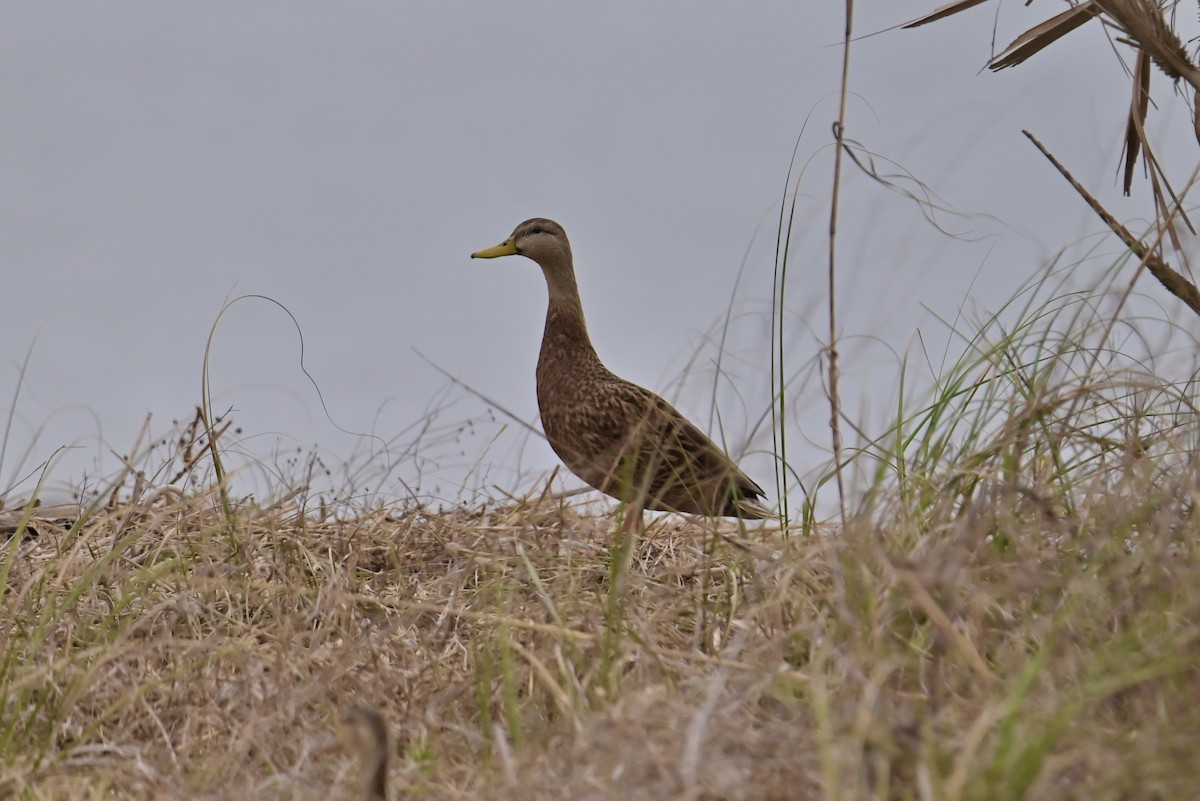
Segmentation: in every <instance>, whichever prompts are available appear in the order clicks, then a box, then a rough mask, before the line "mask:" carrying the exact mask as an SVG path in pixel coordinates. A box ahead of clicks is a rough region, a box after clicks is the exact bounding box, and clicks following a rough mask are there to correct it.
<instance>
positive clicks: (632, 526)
mask: <svg viewBox="0 0 1200 801" xmlns="http://www.w3.org/2000/svg"><path fill="white" fill-rule="evenodd" d="M505 256H524V257H525V258H527V259H530V260H531V261H533V262H535V263H536V264H537V265H538V266H539V267H541V268H542V275H543V276H545V279H546V287H547V290H548V293H549V300H548V303H547V309H546V327H545V331H544V333H543V335H542V346H541V352H540V354H539V356H538V364H537V400H538V410H539V412H540V415H541V420H542V429H543V431H544V432H545V435H546V439H547V440H548V441H549V443H550V447H551V448H552V449H553V450H554V452H555V453H556V454H557V455H558V457H559V458H560V459H561V460H562V461H563V464H565V465H566V467H567V468H568V469H569V470H570V471H571V472H572V473H574V474H575V475H576V476H578V477H579V478H580V479H582V480H583V481H584V482H586V483H587V484H588V485H589V486H591V487H592V488H594V489H597V490H599V491H600V492H602V493H604V494H606V495H609V496H611V497H613V498H616V499H617V500H618V501H620V502H621V503H622V504H623V505H624V507H625V508H624V517H623V519H622V524H621V531H622V533H624V532H626V531H631V530H633V531H640V530H641V525H642V512H643V511H644V510H653V511H665V512H676V513H682V514H691V515H700V516H704V517H738V518H741V519H744V520H760V519H764V518H767V517H770V516H772V514H773V513H772V512H771V511H770V510H768V509H767V508H766V507H765V506H764V505H762V504H761V503H760V499H763V498H765V497H766V493H765V492H764V491H763V489H762V487H760V486H759V485H758V484H756V483H755V482H754V481H753V480H752V479H751V478H750V477H748V476H747V475H746V474H745V473H743V472H742V471H741V469H739V467H738V466H737V464H735V463H734V461H733V460H732V459H730V458H729V456H728V455H726V453H725V451H724V450H722V449H721V448H720V447H718V446H717V445H716V443H714V442H713V441H712V439H710V438H709V437H708V435H707V434H705V433H704V432H703V431H701V430H700V429H699V428H698V427H697V426H695V425H694V424H693V423H691V422H690V421H689V420H688V419H687V418H686V417H684V416H683V415H682V414H680V413H679V411H678V410H677V409H675V407H674V406H672V405H671V404H670V403H668V402H667V401H665V400H664V399H663V398H661V397H659V396H658V395H656V394H655V393H653V392H651V391H650V390H648V389H645V388H643V387H640V386H638V385H637V384H634V383H632V382H630V381H626V380H625V379H623V378H620V377H618V376H617V375H615V374H614V373H613V372H612V371H610V370H609V369H608V368H607V367H605V366H604V364H603V362H601V361H600V358H599V357H598V356H597V355H596V350H595V348H594V347H593V346H592V341H591V338H590V337H589V336H588V330H587V324H586V321H585V320H584V316H583V304H582V302H581V301H580V297H579V286H578V284H577V283H576V280H575V265H574V260H573V257H572V255H571V244H570V241H569V240H568V239H567V233H566V231H565V230H564V229H563V227H562V226H561V225H559V224H558V223H556V222H554V221H553V220H548V219H545V218H543V217H535V218H533V219H529V220H526V221H525V222H523V223H521V224H520V225H518V226H517V227H516V229H515V230H514V231H513V232H512V235H511V236H509V237H508V239H506V240H504V242H502V243H501V244H499V245H496V246H495V247H490V248H485V249H483V250H479V251H476V252H475V253H472V254H471V258H473V259H497V258H502V257H505Z"/></svg>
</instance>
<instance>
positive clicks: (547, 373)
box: [538, 266, 603, 395]
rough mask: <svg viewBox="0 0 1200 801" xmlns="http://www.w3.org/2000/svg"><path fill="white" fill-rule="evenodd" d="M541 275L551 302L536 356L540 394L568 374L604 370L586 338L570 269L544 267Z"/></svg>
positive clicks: (584, 324) (581, 309)
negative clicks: (587, 370)
mask: <svg viewBox="0 0 1200 801" xmlns="http://www.w3.org/2000/svg"><path fill="white" fill-rule="evenodd" d="M543 272H544V273H545V274H546V285H547V287H548V288H549V290H550V302H549V305H548V306H547V308H546V330H545V332H544V333H543V335H542V352H541V355H540V356H539V357H538V393H539V395H540V394H542V393H543V392H545V391H547V390H552V388H553V386H554V385H556V384H559V383H560V382H561V378H563V377H565V375H566V374H567V373H570V372H575V373H578V371H580V370H581V369H589V368H590V367H592V366H595V367H600V368H601V369H603V368H602V367H601V365H600V359H599V358H598V357H597V356H596V351H595V349H594V348H593V347H592V340H591V338H590V337H589V336H588V332H587V323H586V322H585V321H584V318H583V305H582V304H581V303H580V302H579V287H578V286H576V284H575V274H574V272H573V271H572V270H571V269H570V267H569V266H568V267H567V269H551V268H546V267H543ZM560 373H561V374H562V375H560Z"/></svg>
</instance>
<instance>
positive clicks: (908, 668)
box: [0, 295, 1200, 799]
mask: <svg viewBox="0 0 1200 801" xmlns="http://www.w3.org/2000/svg"><path fill="white" fill-rule="evenodd" d="M1094 300H1095V299H1094V298H1089V297H1082V296H1071V295H1062V296H1059V297H1058V298H1056V299H1055V300H1054V302H1053V303H1051V304H1046V305H1042V306H1036V305H1033V304H1030V305H1029V306H1027V307H1026V311H1025V312H1024V313H1023V314H1021V315H1019V316H1018V319H1017V320H1016V321H1015V323H1013V322H1012V321H1011V320H1010V325H1009V326H1007V327H1006V328H1005V329H1004V330H1006V331H1007V332H1008V333H1000V331H1001V328H1000V326H999V323H998V322H996V321H992V322H990V323H988V324H986V325H984V326H982V327H981V328H980V330H979V331H978V332H977V333H976V334H975V335H974V336H973V337H972V338H971V342H970V344H969V347H968V349H967V353H966V355H965V356H964V358H963V359H962V360H961V361H960V362H959V363H958V364H956V365H954V366H953V367H952V368H951V369H950V370H949V371H947V373H946V374H945V375H943V376H942V377H941V380H940V381H939V383H938V387H939V391H938V393H937V394H935V396H934V398H933V400H932V401H931V402H929V403H928V404H926V405H922V406H919V407H914V410H913V411H912V413H906V414H901V415H898V420H899V422H898V423H897V424H896V426H895V428H894V429H893V430H892V431H889V432H887V434H886V435H885V436H884V437H882V438H880V439H878V440H875V441H873V442H867V443H862V444H861V447H860V449H859V451H858V457H857V459H858V463H859V464H860V465H861V466H863V469H862V470H860V472H859V475H860V476H864V477H865V478H860V479H859V480H860V481H863V482H865V484H866V486H860V487H858V490H859V491H860V497H861V498H862V500H861V503H860V504H859V505H858V507H857V509H856V510H853V511H851V513H850V516H849V518H848V520H847V524H846V526H845V528H844V529H843V528H840V527H834V526H831V525H808V524H806V525H796V526H793V528H791V529H790V530H789V531H787V532H786V535H785V534H784V533H783V532H781V531H780V530H779V528H778V526H777V525H776V526H768V527H766V528H763V529H750V530H746V531H738V530H737V529H736V528H734V527H732V526H731V525H730V524H728V523H725V524H723V525H722V527H720V528H715V527H714V524H711V523H706V522H703V521H686V520H682V519H680V518H677V517H672V516H663V517H661V518H659V519H657V520H655V521H654V522H653V524H652V525H651V526H650V527H649V530H648V532H647V535H646V536H645V538H644V539H643V540H642V541H641V542H640V544H639V545H638V547H637V550H636V553H635V554H634V557H633V559H632V560H631V563H630V566H629V568H628V571H627V573H626V574H625V575H624V577H623V579H622V580H616V579H617V577H616V576H614V575H613V573H614V567H613V563H614V561H616V562H617V564H620V560H619V559H614V558H613V551H614V550H615V549H614V548H613V547H612V544H613V538H612V532H613V531H614V529H615V527H616V521H615V520H614V518H613V516H612V515H611V514H610V513H609V512H608V511H607V510H608V509H609V508H610V507H608V506H595V507H588V506H580V505H578V503H579V502H578V501H572V502H566V501H563V500H561V499H555V498H553V497H548V496H544V495H536V494H535V495H531V496H530V497H529V498H528V499H526V500H520V501H506V502H504V503H492V504H487V505H481V506H476V507H474V508H453V509H442V510H434V509H430V508H422V507H421V506H418V505H410V506H407V507H405V506H397V507H394V508H388V509H358V510H352V509H349V508H347V507H346V506H344V505H343V506H341V507H337V508H334V507H329V506H321V505H319V504H318V503H316V501H315V500H306V496H305V495H303V494H298V493H287V492H281V498H280V500H278V501H277V502H276V503H274V504H272V505H266V504H255V503H252V502H250V501H243V502H241V503H240V504H239V503H237V502H236V500H235V502H234V504H233V507H234V508H233V510H232V516H231V517H226V515H225V513H224V512H223V511H222V505H221V504H220V503H219V502H218V500H217V498H216V497H215V493H214V492H213V490H212V489H211V487H212V484H211V474H210V471H208V470H207V469H206V468H205V467H204V463H203V461H198V462H197V461H193V463H192V464H191V465H190V470H191V472H190V473H188V474H184V473H182V472H180V471H178V470H175V469H169V470H164V471H161V472H160V473H159V474H160V475H164V476H168V477H171V476H172V474H173V477H174V479H175V481H176V486H180V487H185V486H186V487H196V486H201V487H203V486H204V485H205V483H206V482H207V486H208V487H209V489H207V490H205V489H203V488H201V489H189V490H187V491H185V492H174V491H166V492H163V491H158V492H156V493H155V492H146V491H145V485H142V486H140V487H139V488H137V490H136V492H134V493H132V497H131V493H130V489H129V488H128V487H126V488H124V489H122V490H121V491H120V492H116V493H113V494H111V495H110V494H108V493H105V495H104V496H103V497H101V498H100V499H99V502H98V503H97V505H96V506H95V507H94V508H92V509H90V510H88V512H87V513H86V514H84V515H83V516H82V517H80V518H79V519H78V520H76V521H74V522H67V523H63V524H55V523H52V522H45V521H40V520H36V519H35V520H32V521H29V520H28V514H24V515H22V514H21V513H20V510H9V511H10V513H14V514H15V516H16V517H17V518H24V519H25V521H26V522H20V521H17V522H14V523H13V525H12V526H11V527H12V528H14V529H15V530H14V531H13V532H12V534H11V536H6V538H5V542H6V544H5V545H4V551H3V557H2V563H0V578H2V583H0V592H2V596H0V610H2V611H0V614H2V619H3V621H4V624H3V627H2V628H0V688H2V690H3V694H4V698H5V706H4V712H3V716H2V717H0V796H3V797H18V798H26V799H64V798H65V799H74V798H108V797H122V798H125V797H131V798H138V797H143V798H213V799H217V798H249V797H255V798H296V799H308V798H314V799H315V798H322V799H323V798H345V799H355V798H363V797H377V796H368V795H366V793H368V791H369V789H370V788H369V784H370V783H369V776H370V773H371V770H372V764H373V758H372V756H371V753H370V752H371V749H372V746H371V738H370V736H368V737H367V738H366V739H365V740H363V739H362V738H359V739H357V740H355V739H354V738H353V737H348V736H347V735H346V732H347V729H348V727H347V726H346V724H345V722H344V721H345V719H346V716H347V714H348V713H350V714H351V718H353V717H354V715H353V711H354V710H356V709H361V708H363V707H364V706H365V707H367V708H368V709H372V710H376V711H378V712H379V713H381V715H382V718H383V720H384V721H385V722H386V724H387V726H388V728H389V730H390V732H391V739H390V745H389V747H388V753H389V754H390V762H389V766H388V775H389V777H390V784H391V788H390V794H391V796H392V797H394V798H408V797H411V798H431V799H434V798H437V799H442V798H445V799H451V798H462V799H473V798H478V799H483V798H487V799H493V798H495V799H504V798H513V799H518V798H519V799H541V798H546V799H550V798H553V799H560V798H577V799H587V798H597V799H599V798H614V799H615V798H622V799H623V798H633V799H636V798H646V799H659V798H683V799H687V798H690V799H803V798H825V799H835V798H845V799H869V798H879V799H888V798H938V799H984V798H988V799H991V798H1013V799H1015V798H1035V799H1038V798H1045V799H1050V798H1053V799H1062V798H1078V799H1095V798H1163V799H1179V798H1190V797H1194V794H1195V792H1196V787H1197V786H1198V785H1197V781H1198V777H1200V770H1198V769H1197V767H1196V758H1195V745H1196V743H1197V742H1200V707H1197V705H1196V704H1195V699H1196V698H1200V555H1198V553H1197V548H1196V537H1195V530H1196V524H1195V507H1196V501H1197V499H1198V498H1200V479H1198V474H1197V470H1196V467H1197V464H1196V442H1197V435H1198V434H1200V428H1198V427H1197V425H1196V421H1195V416H1194V410H1193V406H1192V404H1191V402H1190V400H1189V398H1190V395H1189V392H1190V391H1191V387H1190V384H1184V385H1176V384H1171V383H1168V382H1165V381H1164V380H1162V379H1161V378H1156V377H1155V376H1154V375H1153V374H1152V373H1150V372H1148V371H1146V370H1145V369H1143V368H1141V367H1139V366H1138V364H1137V363H1136V362H1135V361H1132V360H1129V359H1124V358H1122V357H1120V356H1119V355H1118V351H1117V350H1116V349H1106V348H1105V347H1102V346H1101V345H1100V344H1099V343H1100V342H1104V341H1107V342H1111V341H1112V339H1113V338H1114V336H1116V335H1115V334H1114V332H1113V330H1112V328H1111V327H1110V326H1108V325H1105V324H1103V320H1101V319H1100V318H1099V317H1098V316H1096V314H1095V312H1094V309H1095V305H1094ZM1118 328H1120V327H1118ZM187 450H188V451H189V452H192V453H193V454H194V453H202V452H203V450H202V449H191V448H189V449H187ZM870 465H874V466H875V467H874V468H873V470H874V472H872V470H868V469H866V467H868V466H870ZM872 476H873V477H872ZM128 483H130V484H132V482H128ZM30 511H32V510H30ZM10 522H12V521H11V520H10ZM618 588H619V589H618ZM368 720H369V716H368ZM349 728H353V727H349ZM369 730H370V727H369V726H368V727H367V731H368V734H369ZM364 742H365V745H364V744H363V743H364ZM356 743H357V744H356Z"/></svg>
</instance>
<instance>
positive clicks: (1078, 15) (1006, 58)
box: [988, 0, 1100, 70]
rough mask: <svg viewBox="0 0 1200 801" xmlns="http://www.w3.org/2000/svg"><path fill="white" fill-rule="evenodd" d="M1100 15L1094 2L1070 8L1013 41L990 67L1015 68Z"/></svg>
mask: <svg viewBox="0 0 1200 801" xmlns="http://www.w3.org/2000/svg"><path fill="white" fill-rule="evenodd" d="M1099 15H1100V9H1099V8H1097V4H1096V3H1095V2H1093V0H1086V2H1083V3H1080V4H1079V5H1077V6H1074V7H1072V8H1068V9H1067V10H1066V11H1064V12H1063V13H1061V14H1058V15H1056V16H1053V17H1051V18H1050V19H1048V20H1046V21H1045V22H1043V23H1041V24H1039V25H1034V26H1033V27H1032V28H1030V29H1029V30H1027V31H1025V33H1023V34H1021V35H1020V36H1018V37H1017V38H1016V39H1013V41H1012V44H1010V45H1009V46H1008V47H1007V48H1005V50H1004V52H1003V53H1001V54H1000V55H998V56H996V57H995V58H994V59H992V63H991V64H989V65H988V67H990V68H991V69H993V70H1002V69H1004V68H1005V67H1015V66H1016V65H1017V64H1020V63H1021V62H1022V61H1024V60H1025V59H1027V58H1029V57H1030V56H1032V55H1033V54H1034V53H1037V52H1038V51H1039V50H1042V49H1043V48H1045V47H1048V46H1050V45H1051V44H1053V43H1054V42H1057V41H1058V40H1059V39H1061V38H1062V37H1064V36H1066V35H1067V34H1068V33H1070V32H1071V31H1073V30H1075V29H1076V28H1078V27H1079V26H1080V25H1082V24H1083V23H1085V22H1087V21H1088V20H1090V19H1091V18H1092V17H1096V16H1099Z"/></svg>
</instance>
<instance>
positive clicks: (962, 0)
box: [901, 0, 987, 28]
mask: <svg viewBox="0 0 1200 801" xmlns="http://www.w3.org/2000/svg"><path fill="white" fill-rule="evenodd" d="M986 2H987V0H958V2H957V3H947V4H946V5H944V6H942V7H941V8H939V9H937V10H936V11H934V12H933V13H932V14H926V15H925V16H923V17H919V18H917V19H915V20H913V21H912V22H909V23H906V24H905V25H902V26H901V27H904V28H919V27H920V26H922V25H926V24H928V23H930V22H937V21H938V20H939V19H945V18H946V17H949V16H953V15H954V14H957V13H958V12H960V11H966V10H967V9H968V8H973V7H975V6H977V5H979V4H980V3H986Z"/></svg>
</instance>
